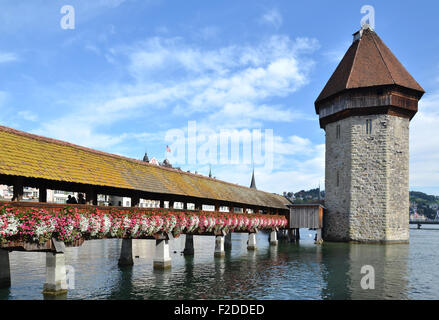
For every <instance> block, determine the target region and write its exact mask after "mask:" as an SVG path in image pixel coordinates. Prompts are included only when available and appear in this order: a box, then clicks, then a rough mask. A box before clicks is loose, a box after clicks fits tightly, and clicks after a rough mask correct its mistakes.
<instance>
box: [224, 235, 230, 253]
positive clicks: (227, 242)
mask: <svg viewBox="0 0 439 320" xmlns="http://www.w3.org/2000/svg"><path fill="white" fill-rule="evenodd" d="M224 249H225V250H227V251H230V250H232V233H231V232H229V233H228V234H226V236H225V237H224Z"/></svg>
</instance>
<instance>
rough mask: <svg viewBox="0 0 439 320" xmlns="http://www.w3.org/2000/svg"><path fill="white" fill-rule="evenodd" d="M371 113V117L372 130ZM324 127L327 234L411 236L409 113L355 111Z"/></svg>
mask: <svg viewBox="0 0 439 320" xmlns="http://www.w3.org/2000/svg"><path fill="white" fill-rule="evenodd" d="M368 119H369V120H372V132H371V133H370V134H368V133H367V132H366V120H368ZM337 126H340V129H337ZM337 130H339V132H340V134H339V136H337ZM325 131H326V180H325V190H326V197H325V206H326V208H327V214H326V219H325V231H324V238H325V239H326V240H332V241H360V242H377V241H382V242H387V241H408V238H409V235H408V230H409V225H408V214H409V194H408V192H409V185H408V183H409V181H408V176H409V168H408V166H409V147H408V145H409V119H405V118H402V117H397V116H392V115H384V114H383V115H369V116H351V117H349V118H346V119H343V120H339V121H336V122H333V123H329V124H328V125H326V127H325ZM337 175H338V178H337ZM337 180H338V183H337Z"/></svg>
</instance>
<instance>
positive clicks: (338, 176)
mask: <svg viewBox="0 0 439 320" xmlns="http://www.w3.org/2000/svg"><path fill="white" fill-rule="evenodd" d="M338 186H340V172H338V171H337V187H338Z"/></svg>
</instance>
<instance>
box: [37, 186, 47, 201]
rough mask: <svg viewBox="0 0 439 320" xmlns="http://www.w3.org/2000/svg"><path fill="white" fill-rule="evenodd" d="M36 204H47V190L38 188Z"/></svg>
mask: <svg viewBox="0 0 439 320" xmlns="http://www.w3.org/2000/svg"><path fill="white" fill-rule="evenodd" d="M38 199H39V200H38V202H47V188H46V187H40V188H39V189H38Z"/></svg>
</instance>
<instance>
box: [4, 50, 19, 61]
mask: <svg viewBox="0 0 439 320" xmlns="http://www.w3.org/2000/svg"><path fill="white" fill-rule="evenodd" d="M17 60H18V56H17V55H16V54H15V53H12V52H0V63H7V62H13V61H17Z"/></svg>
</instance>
